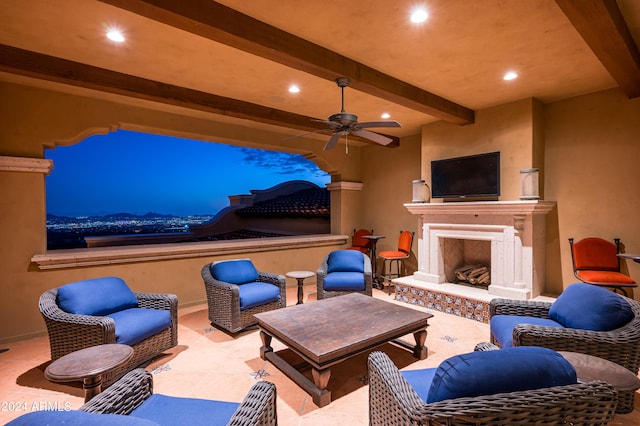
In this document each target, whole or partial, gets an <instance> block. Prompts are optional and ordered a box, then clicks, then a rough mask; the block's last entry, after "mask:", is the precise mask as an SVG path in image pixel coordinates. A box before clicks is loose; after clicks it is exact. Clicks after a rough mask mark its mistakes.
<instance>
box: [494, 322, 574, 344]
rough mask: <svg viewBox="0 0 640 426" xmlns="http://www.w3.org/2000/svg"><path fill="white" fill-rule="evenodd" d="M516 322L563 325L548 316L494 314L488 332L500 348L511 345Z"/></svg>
mask: <svg viewBox="0 0 640 426" xmlns="http://www.w3.org/2000/svg"><path fill="white" fill-rule="evenodd" d="M518 324H531V325H543V326H547V327H556V328H564V326H563V325H562V324H560V323H558V322H556V321H554V320H551V319H548V318H537V317H527V316H521V315H495V316H493V317H491V321H490V323H489V332H490V333H491V335H492V336H493V337H494V338H495V339H496V341H497V342H498V346H500V347H501V348H510V347H511V346H513V328H514V327H515V326H516V325H518Z"/></svg>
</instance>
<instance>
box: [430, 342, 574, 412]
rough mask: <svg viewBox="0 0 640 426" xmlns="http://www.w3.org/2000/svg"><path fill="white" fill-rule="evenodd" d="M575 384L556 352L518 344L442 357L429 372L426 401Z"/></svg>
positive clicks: (572, 370)
mask: <svg viewBox="0 0 640 426" xmlns="http://www.w3.org/2000/svg"><path fill="white" fill-rule="evenodd" d="M575 383H577V377H576V370H575V369H574V368H573V366H572V365H571V364H570V363H569V362H568V361H567V360H566V359H565V358H563V357H562V355H560V354H559V353H557V352H556V351H554V350H551V349H548V348H541V347H534V346H518V347H515V348H506V349H500V350H496V351H479V352H471V353H468V354H462V355H456V356H454V357H451V358H449V359H446V360H445V361H443V362H442V364H440V366H438V368H437V369H436V372H435V374H434V375H433V380H432V382H431V387H430V388H429V394H428V395H427V401H426V402H428V403H431V402H437V401H444V400H445V399H453V398H462V397H474V396H480V395H493V394H496V393H507V392H516V391H524V390H530V389H540V388H548V387H552V386H563V385H570V384H575Z"/></svg>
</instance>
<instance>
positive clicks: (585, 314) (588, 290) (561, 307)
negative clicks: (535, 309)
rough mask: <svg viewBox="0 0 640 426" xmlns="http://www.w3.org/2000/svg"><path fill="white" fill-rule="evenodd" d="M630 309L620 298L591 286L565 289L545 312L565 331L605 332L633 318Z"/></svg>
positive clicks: (578, 284)
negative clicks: (573, 329)
mask: <svg viewBox="0 0 640 426" xmlns="http://www.w3.org/2000/svg"><path fill="white" fill-rule="evenodd" d="M633 316H634V315H633V311H632V310H631V306H629V303H627V301H626V300H624V299H623V298H622V296H620V295H618V294H616V293H614V292H613V291H611V290H607V289H605V288H602V287H598V286H595V285H591V284H583V283H575V284H571V285H570V286H568V287H567V288H566V289H564V291H563V292H562V294H561V295H560V296H558V298H557V299H556V301H555V302H553V304H552V305H551V308H550V309H549V318H551V319H552V320H554V321H557V322H559V323H560V324H562V325H564V326H565V327H567V328H576V329H581V330H593V331H609V330H614V329H616V328H620V327H622V326H623V325H625V324H626V323H628V322H629V321H631V320H632V319H633Z"/></svg>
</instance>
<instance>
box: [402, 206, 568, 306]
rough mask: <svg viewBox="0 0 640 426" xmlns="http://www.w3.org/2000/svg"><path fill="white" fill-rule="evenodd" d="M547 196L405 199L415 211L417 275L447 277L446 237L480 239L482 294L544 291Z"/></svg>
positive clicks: (521, 295) (434, 279)
mask: <svg viewBox="0 0 640 426" xmlns="http://www.w3.org/2000/svg"><path fill="white" fill-rule="evenodd" d="M555 205H556V203H555V202H551V201H539V200H526V201H487V202H482V201H481V202H454V203H408V204H405V207H406V208H407V210H408V211H409V212H410V213H412V214H415V215H418V216H419V227H418V239H417V240H418V270H417V271H416V272H415V273H414V275H413V278H414V279H415V280H418V281H422V282H427V283H432V284H445V283H450V282H449V280H448V279H447V277H446V274H445V265H444V257H445V256H444V253H443V251H444V248H445V246H446V244H445V240H446V239H449V238H450V239H456V240H476V241H486V242H488V244H490V248H491V254H490V258H491V265H490V269H491V284H490V285H489V287H488V290H486V291H487V292H488V294H490V295H493V296H497V297H507V298H511V299H519V300H529V299H532V298H535V297H537V296H539V295H540V294H542V293H543V292H544V278H545V245H546V241H545V233H546V215H547V214H548V213H549V212H550V211H551V210H552V209H553V208H554V207H555Z"/></svg>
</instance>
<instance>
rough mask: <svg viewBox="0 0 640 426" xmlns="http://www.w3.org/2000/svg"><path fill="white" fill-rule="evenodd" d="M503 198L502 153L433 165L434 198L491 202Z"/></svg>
mask: <svg viewBox="0 0 640 426" xmlns="http://www.w3.org/2000/svg"><path fill="white" fill-rule="evenodd" d="M499 195H500V152H489V153H486V154H476V155H469V156H466V157H456V158H445V159H443V160H433V161H432V162H431V197H432V198H452V199H456V198H457V199H464V198H487V197H497V196H499Z"/></svg>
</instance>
